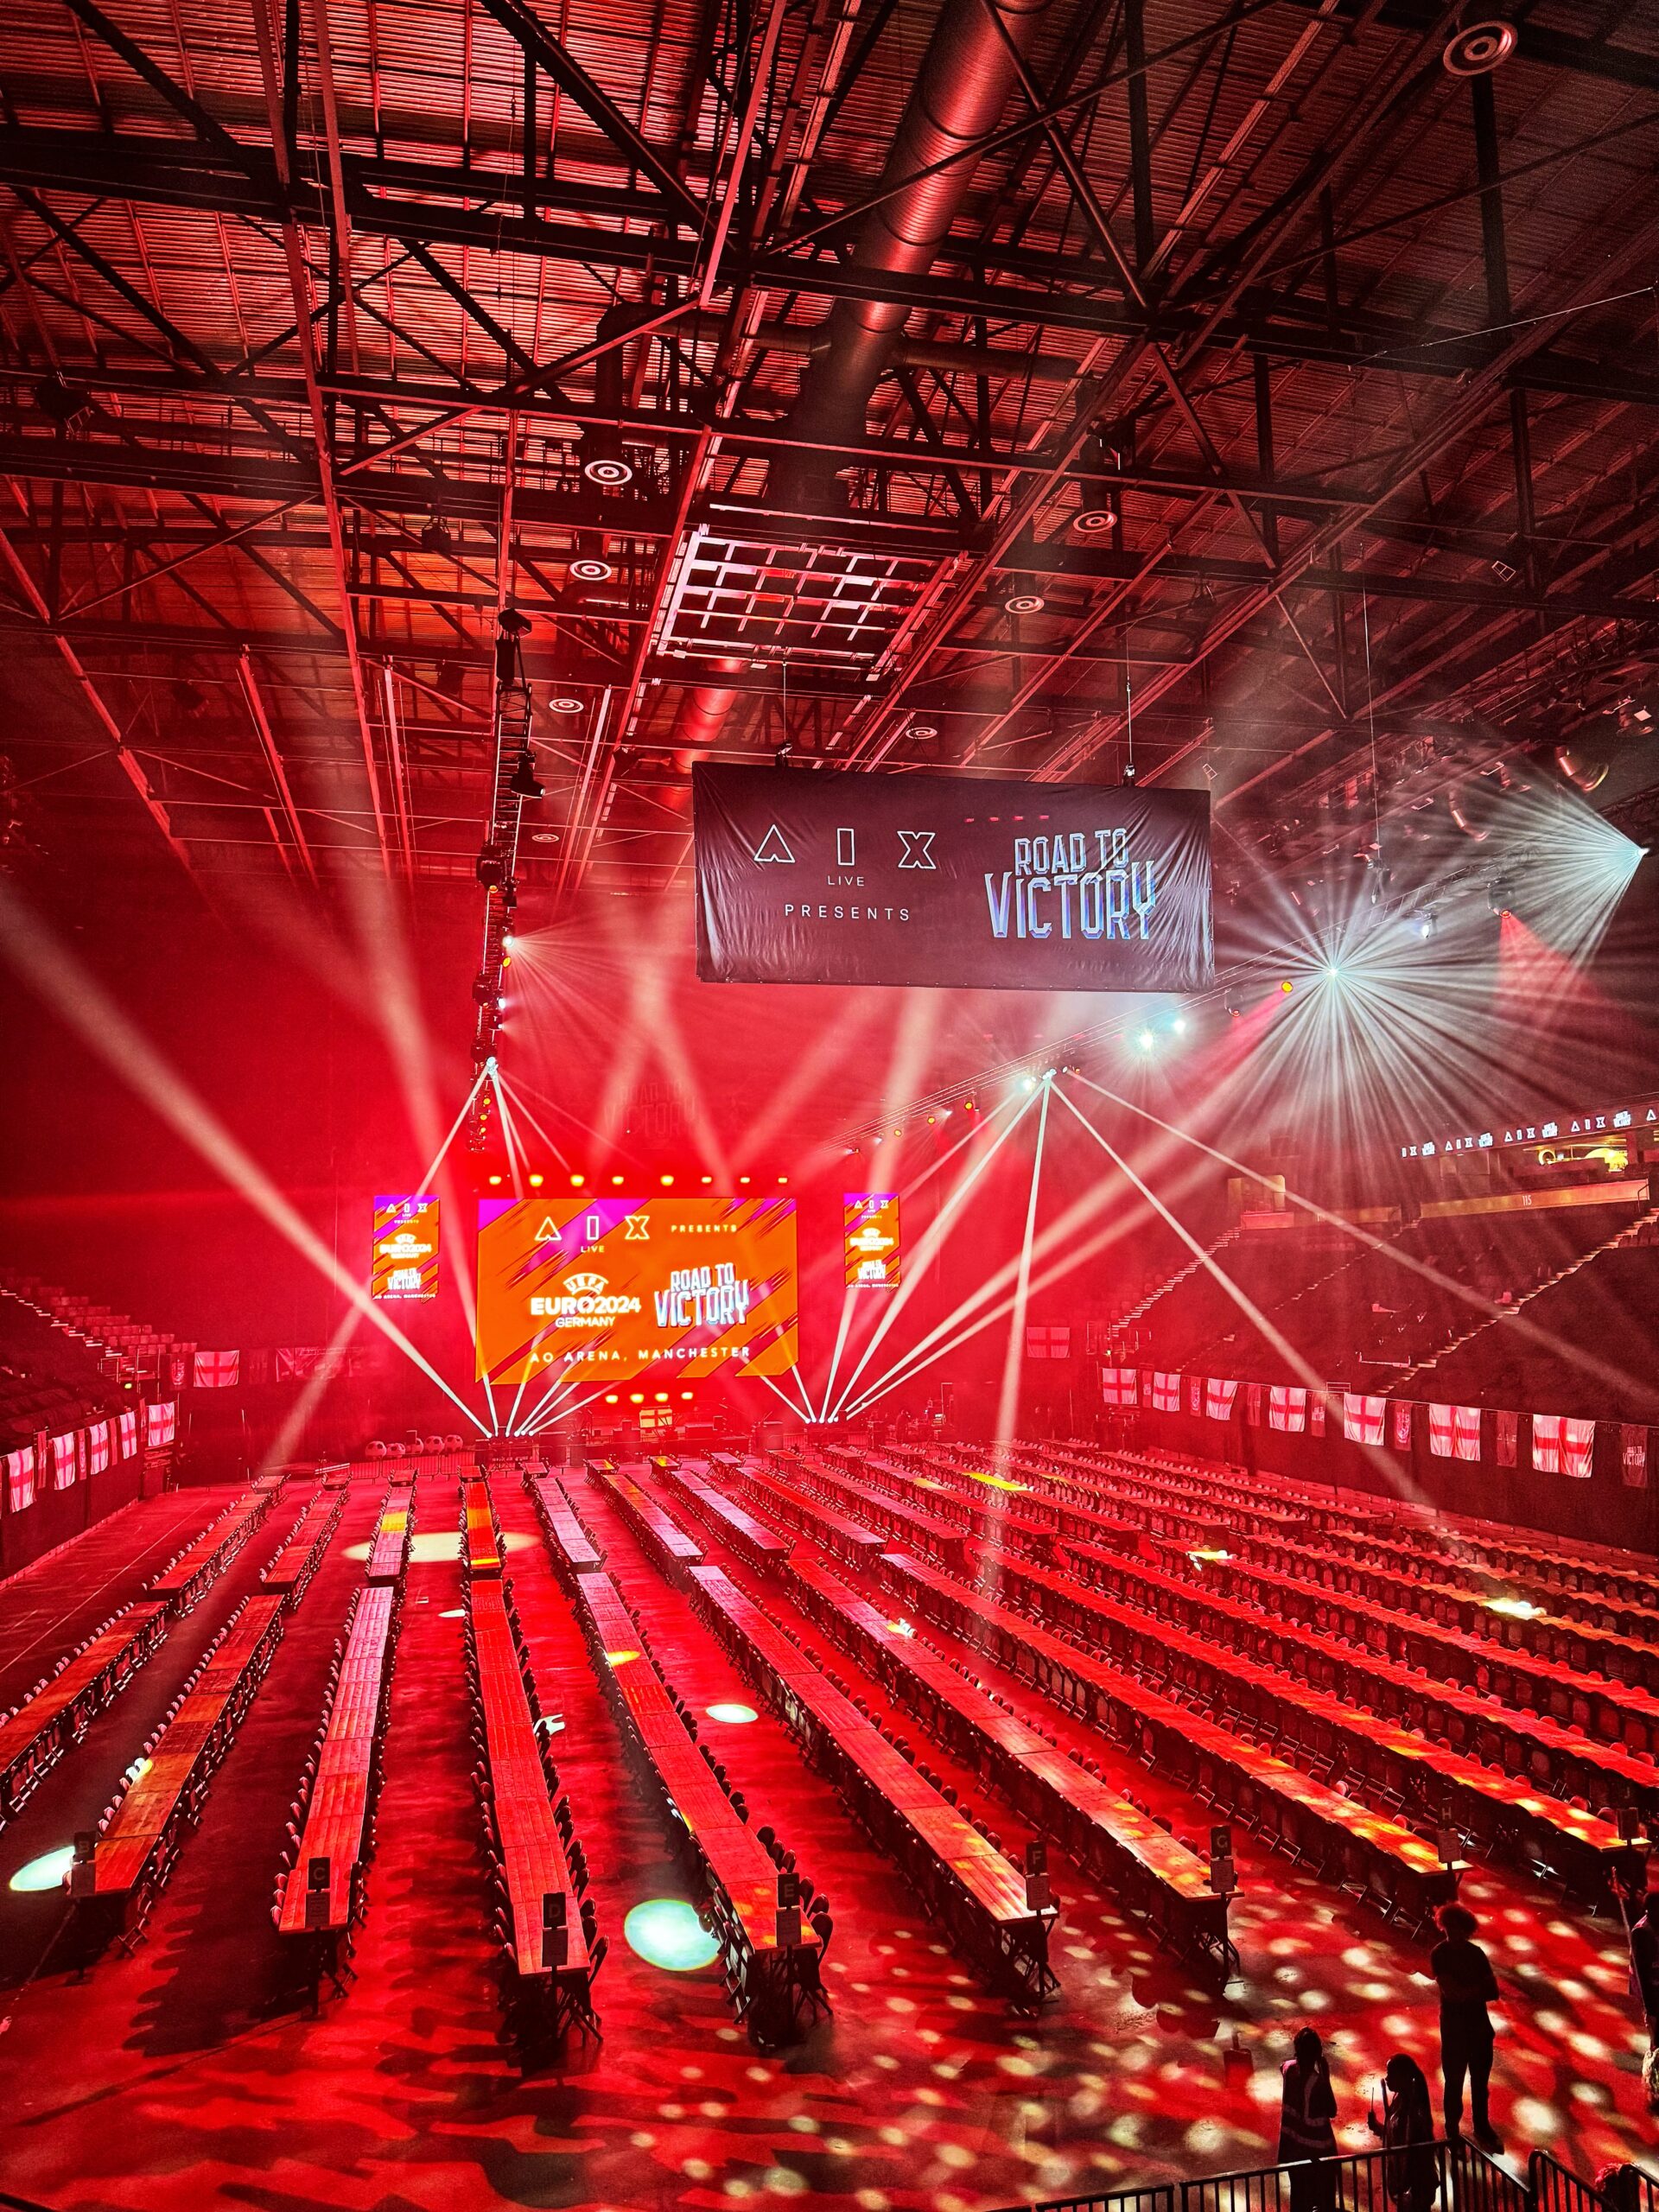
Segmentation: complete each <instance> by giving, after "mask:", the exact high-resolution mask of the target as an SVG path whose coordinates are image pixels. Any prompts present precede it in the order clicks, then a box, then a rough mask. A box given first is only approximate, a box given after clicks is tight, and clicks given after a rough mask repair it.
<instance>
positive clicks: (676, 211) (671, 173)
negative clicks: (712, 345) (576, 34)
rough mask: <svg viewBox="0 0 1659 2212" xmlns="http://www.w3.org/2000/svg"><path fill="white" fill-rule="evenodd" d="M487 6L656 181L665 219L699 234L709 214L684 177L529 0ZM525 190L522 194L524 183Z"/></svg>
mask: <svg viewBox="0 0 1659 2212" xmlns="http://www.w3.org/2000/svg"><path fill="white" fill-rule="evenodd" d="M483 6H484V8H485V10H486V12H487V13H488V14H490V15H492V16H494V18H495V20H496V22H498V23H499V24H500V26H501V28H502V29H503V30H505V32H506V34H507V35H508V36H509V37H510V38H511V39H512V41H513V42H514V44H515V45H516V46H517V47H518V48H519V50H520V51H521V52H522V53H524V54H527V55H528V56H529V57H530V59H531V60H532V61H533V62H534V63H535V64H536V66H537V68H538V69H540V70H542V71H543V73H545V74H546V75H547V76H549V77H550V78H551V79H552V80H553V82H554V83H555V84H556V86H558V87H559V89H560V91H561V92H563V93H564V94H565V95H566V97H567V98H568V99H572V100H574V101H575V104H576V105H577V106H578V107H579V108H580V109H581V110H582V112H583V114H584V115H586V116H587V117H588V118H589V120H590V121H592V122H594V123H595V124H598V126H599V128H600V129H601V130H602V131H603V132H604V134H605V136H606V137H607V138H608V139H609V140H610V141H611V143H612V144H613V146H614V147H615V148H616V149H617V150H618V151H619V152H620V154H621V155H622V156H624V158H625V159H626V162H628V165H629V167H630V168H634V169H637V170H638V171H639V175H641V176H644V177H649V178H650V180H651V181H652V184H654V185H655V186H656V188H657V189H658V192H659V193H660V194H662V198H663V202H664V205H663V208H662V211H661V212H662V219H664V221H666V222H670V223H678V224H680V225H682V226H684V227H686V228H687V229H689V230H690V231H691V232H693V234H694V235H695V234H696V232H699V231H701V229H702V226H703V223H704V220H705V219H706V216H707V214H708V213H709V211H708V210H706V209H705V208H704V207H703V205H702V202H701V201H700V200H697V199H696V198H695V197H694V196H693V194H691V193H690V191H689V190H688V189H687V188H686V185H685V182H684V181H683V178H682V177H681V176H680V175H678V174H677V171H676V170H675V169H674V168H672V167H671V164H670V163H669V162H668V161H667V160H666V159H665V158H664V156H662V155H661V154H659V153H658V150H657V149H656V148H655V147H654V146H653V145H652V143H651V142H650V140H649V139H647V138H646V137H645V134H644V133H643V131H640V130H636V129H635V128H634V126H633V124H632V123H631V122H630V121H629V119H628V118H627V117H626V115H624V114H623V112H622V111H621V109H620V107H618V106H617V105H616V103H615V101H614V100H613V99H612V98H611V96H610V94H609V93H608V92H606V90H605V89H604V87H603V86H601V85H600V84H598V83H596V82H595V81H594V79H593V78H592V77H590V76H589V75H588V72H587V71H586V70H585V69H584V68H583V67H582V64H581V62H580V61H578V60H576V58H575V54H572V53H571V52H570V49H569V47H567V46H565V45H563V43H562V42H561V41H559V40H558V39H556V38H555V37H554V35H553V34H552V32H551V31H550V30H549V29H548V28H547V26H546V24H545V23H543V22H542V20H541V18H540V16H537V14H536V13H535V11H534V10H532V9H531V8H528V7H526V6H524V4H523V0H483ZM519 190H520V194H521V196H522V191H523V187H522V185H521V186H520V188H519Z"/></svg>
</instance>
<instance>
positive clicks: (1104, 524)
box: [1071, 507, 1116, 537]
mask: <svg viewBox="0 0 1659 2212" xmlns="http://www.w3.org/2000/svg"><path fill="white" fill-rule="evenodd" d="M1115 519H1116V518H1115V517H1114V516H1113V513H1112V511H1111V509H1110V508H1109V507H1079V508H1078V510H1077V513H1076V514H1075V515H1073V516H1072V518H1071V527H1072V529H1073V530H1075V531H1076V532H1077V536H1078V537H1099V536H1100V534H1101V532H1102V531H1107V530H1109V529H1110V528H1111V526H1112V524H1113V521H1114V520H1115Z"/></svg>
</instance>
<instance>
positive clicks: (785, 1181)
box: [778, 1175, 789, 1183]
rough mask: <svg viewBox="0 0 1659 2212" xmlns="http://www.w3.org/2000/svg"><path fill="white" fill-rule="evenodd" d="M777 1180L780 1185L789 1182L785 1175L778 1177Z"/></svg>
mask: <svg viewBox="0 0 1659 2212" xmlns="http://www.w3.org/2000/svg"><path fill="white" fill-rule="evenodd" d="M778 1180H779V1182H780V1183H787V1182H788V1180H789V1178H788V1176H787V1175H780V1176H779V1178H778Z"/></svg>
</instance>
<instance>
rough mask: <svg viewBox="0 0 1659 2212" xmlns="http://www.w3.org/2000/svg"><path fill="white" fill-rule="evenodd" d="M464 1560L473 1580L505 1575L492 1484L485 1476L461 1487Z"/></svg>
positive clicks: (462, 1564) (462, 1554)
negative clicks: (480, 1577) (491, 1491)
mask: <svg viewBox="0 0 1659 2212" xmlns="http://www.w3.org/2000/svg"><path fill="white" fill-rule="evenodd" d="M461 1566H462V1568H463V1570H464V1571H465V1573H467V1574H468V1575H469V1576H470V1575H490V1574H499V1573H500V1572H501V1531H500V1529H499V1528H498V1527H497V1525H496V1519H495V1501H494V1500H493V1498H492V1497H491V1496H490V1485H489V1483H488V1481H487V1480H486V1478H485V1477H483V1476H482V1475H478V1476H475V1477H474V1478H473V1479H472V1480H471V1481H470V1482H463V1483H462V1484H461Z"/></svg>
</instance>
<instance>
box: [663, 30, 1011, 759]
mask: <svg viewBox="0 0 1659 2212" xmlns="http://www.w3.org/2000/svg"><path fill="white" fill-rule="evenodd" d="M1051 5H1052V0H944V11H943V13H942V14H941V16H940V17H939V20H938V25H937V26H936V28H935V29H934V33H933V37H932V41H931V44H930V45H929V47H928V49H927V52H926V54H925V56H924V57H923V60H922V65H921V67H920V69H919V70H918V73H917V77H916V82H915V86H914V88H913V89H912V92H911V96H910V104H909V105H908V106H907V107H906V110H905V113H904V117H903V119H902V120H901V122H900V123H899V130H898V133H897V135H896V136H895V137H894V139H893V146H892V149H891V150H890V151H889V153H888V156H887V165H886V167H885V168H884V169H883V170H882V173H881V179H880V183H879V184H878V186H877V187H876V190H877V192H878V194H880V193H891V194H892V197H891V198H888V199H883V200H880V204H879V205H878V206H876V207H873V208H872V209H871V210H870V212H869V213H868V215H867V216H866V217H865V219H864V224H863V227H862V228H861V231H860V232H859V234H858V242H857V245H855V249H854V251H853V257H852V259H853V266H854V267H855V269H857V270H859V271H860V272H861V274H863V275H865V276H877V277H879V276H880V275H883V274H891V275H893V276H901V277H911V276H925V275H926V273H927V272H928V270H931V268H932V266H933V264H934V261H935V259H936V258H937V257H938V251H939V248H940V247H941V245H943V244H944V240H945V239H946V238H948V237H949V235H950V226H951V224H952V223H953V222H954V221H955V220H956V218H957V212H958V211H959V209H960V208H961V207H962V204H963V200H965V199H966V197H967V195H968V192H969V188H970V187H971V185H972V183H973V181H974V175H975V172H976V168H977V167H978V164H977V163H976V162H974V161H973V160H971V159H969V160H963V161H952V160H951V156H954V155H957V154H959V153H960V152H961V151H962V149H963V147H964V146H967V145H970V144H972V143H973V142H974V141H975V140H976V139H979V138H983V137H987V136H988V134H989V133H990V132H991V131H993V130H995V128H996V126H997V124H999V123H1000V122H1001V118H1002V111H1003V109H1004V108H1005V107H1006V106H1007V102H1008V95H1009V94H1010V92H1012V91H1013V90H1014V54H1019V55H1020V57H1022V58H1023V57H1025V56H1026V55H1027V54H1029V53H1030V50H1031V48H1032V46H1033V42H1034V41H1035V39H1036V35H1037V33H1038V30H1039V28H1040V26H1041V24H1042V22H1043V19H1044V17H1045V16H1046V14H1047V12H1048V10H1049V8H1050V7H1051ZM994 16H995V19H996V20H994V19H993V18H994ZM999 22H1000V28H999ZM1011 48H1012V51H1011V50H1010V49H1011ZM939 162H950V164H951V165H950V167H949V168H944V169H941V170H939V171H938V174H937V175H927V174H925V172H927V171H929V170H931V169H933V168H936V166H937V164H938V163H939ZM906 178H912V179H914V180H915V181H913V182H912V183H906V181H905V180H906ZM895 187H896V188H898V189H895ZM910 312H911V310H910V308H908V306H906V304H905V302H902V301H899V300H838V301H837V302H836V305H835V307H834V308H832V309H831V311H830V314H829V318H828V320H827V321H826V322H825V324H824V325H823V334H824V336H825V337H826V338H827V340H828V342H827V343H826V344H825V345H824V346H823V349H822V350H821V351H816V352H815V353H813V355H812V358H811V359H810V361H809V363H808V365H807V368H806V372H805V374H804V376H803V377H802V378H801V389H800V394H799V397H798V398H797V400H796V402H795V405H794V407H793V409H792V410H791V414H790V417H789V427H790V429H791V432H792V433H793V435H795V436H796V437H797V438H799V439H802V440H805V441H810V445H809V446H808V447H806V448H802V447H797V448H794V449H793V450H791V451H790V452H788V453H786V454H783V455H781V456H780V457H779V459H778V460H777V461H774V462H773V464H772V478H771V482H770V485H769V487H768V497H769V501H770V504H771V505H772V506H774V507H782V508H785V509H788V510H789V511H791V512H795V513H802V512H805V513H823V512H828V511H829V510H831V509H832V508H833V506H834V505H835V503H836V500H837V499H838V498H839V496H840V486H839V484H838V482H837V480H836V470H837V467H838V466H840V465H842V464H838V463H837V461H836V456H835V454H833V453H824V452H823V451H820V450H815V449H813V448H817V447H820V446H824V445H828V446H835V445H844V444H846V443H848V442H857V441H858V440H860V439H861V438H862V437H863V436H864V435H865V429H866V419H865V418H866V415H867V411H868V407H869V403H870V398H871V395H872V394H873V393H874V391H875V388H876V385H878V384H879V383H880V380H881V378H882V376H883V375H884V374H885V372H887V369H888V367H889V366H890V365H891V364H892V361H893V356H894V354H895V353H896V352H897V350H898V346H899V340H900V338H901V336H902V334H903V331H904V327H905V324H906V321H907V319H908V317H909V315H910ZM745 665H746V664H745V663H744V662H743V661H741V660H739V661H734V662H733V663H732V664H730V666H731V672H733V673H735V672H736V671H738V670H739V669H741V668H742V667H744V666H745ZM737 696H738V694H737V693H736V691H734V690H729V689H726V688H722V687H721V686H718V685H712V684H709V685H703V686H702V687H700V688H699V689H698V690H695V691H693V692H691V693H690V694H689V695H688V696H687V698H686V700H685V702H684V704H683V707H682V708H681V709H680V715H679V720H678V721H677V724H676V725H675V732H674V735H675V741H676V743H677V744H679V745H683V746H685V747H688V748H690V747H696V748H697V749H699V750H702V749H706V748H707V747H709V746H710V745H712V744H713V743H714V742H715V740H716V739H717V738H718V737H719V735H720V733H721V728H722V727H723V726H724V723H725V721H726V717H727V715H728V714H729V713H730V712H731V709H732V707H733V705H734V702H735V701H736V699H737Z"/></svg>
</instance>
